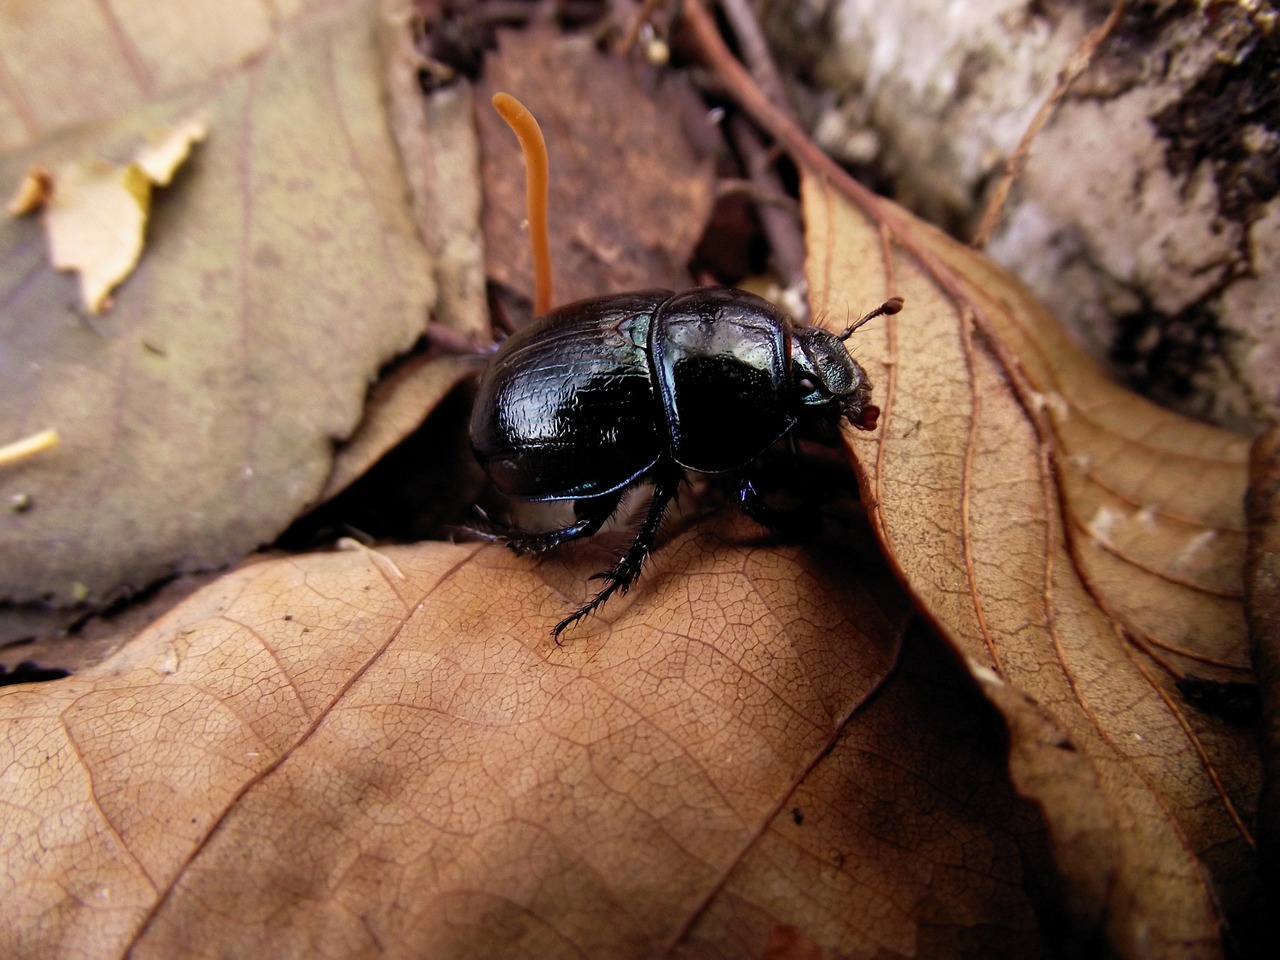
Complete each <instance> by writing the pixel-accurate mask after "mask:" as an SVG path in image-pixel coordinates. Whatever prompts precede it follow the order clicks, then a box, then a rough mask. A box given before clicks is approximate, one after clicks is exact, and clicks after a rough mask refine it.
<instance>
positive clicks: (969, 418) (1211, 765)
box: [804, 178, 1259, 956]
mask: <svg viewBox="0 0 1280 960" xmlns="http://www.w3.org/2000/svg"><path fill="white" fill-rule="evenodd" d="M804 200H805V213H806V218H807V223H808V229H809V246H810V258H811V259H810V268H809V272H810V279H811V283H812V286H813V291H814V302H815V307H817V308H818V309H820V310H821V309H825V310H827V311H829V312H831V313H835V314H837V315H842V314H844V313H845V312H846V311H856V310H858V309H859V308H861V307H862V306H863V305H864V304H866V303H870V302H874V301H876V300H877V299H879V298H881V297H883V296H884V295H886V293H888V292H892V293H895V294H900V295H902V296H904V297H905V298H906V302H907V308H906V310H905V311H904V312H903V313H902V314H901V315H899V316H898V317H894V318H890V319H889V320H887V321H886V322H884V323H880V324H879V325H878V326H874V327H868V328H866V329H865V330H864V331H862V332H861V333H860V334H859V336H858V339H857V343H856V353H857V354H858V356H859V357H860V359H861V360H862V361H863V362H864V363H865V364H866V365H867V367H868V370H869V372H870V375H871V377H872V380H873V381H874V383H875V386H876V391H877V392H876V396H877V398H878V402H879V403H880V404H881V406H882V407H883V408H884V418H883V419H882V421H881V423H882V427H881V429H880V430H879V431H878V432H877V433H875V434H873V435H870V436H854V437H851V438H850V443H851V445H852V449H853V450H854V451H855V453H856V456H857V458H858V460H859V462H860V463H861V464H862V467H863V470H864V477H863V480H864V489H865V492H866V495H867V500H868V504H869V507H870V509H871V511H872V516H873V522H874V524H875V526H876V528H877V530H878V533H879V536H880V538H881V540H882V543H883V545H884V548H885V550H886V552H887V554H888V555H889V557H890V559H891V562H892V563H893V564H894V565H895V566H896V567H897V568H898V569H899V570H900V571H901V575H902V577H903V579H904V581H905V582H906V583H907V584H908V586H909V588H910V590H911V592H912V593H913V595H914V596H915V597H916V598H917V600H918V602H919V603H920V604H921V605H922V607H923V609H925V610H926V611H928V613H929V614H930V616H931V617H932V618H933V619H934V620H935V621H936V622H937V623H938V624H939V625H940V626H941V628H942V629H943V630H944V632H945V633H946V635H947V636H948V637H949V638H950V639H951V640H952V642H953V643H954V644H955V645H956V646H957V647H958V648H959V649H960V650H961V651H963V653H964V654H965V656H966V657H967V658H968V659H969V661H970V664H971V667H972V671H973V673H974V675H975V676H977V677H978V678H979V679H980V680H981V681H982V682H983V683H984V685H985V686H986V687H987V688H988V692H989V695H990V696H991V697H992V699H993V701H994V702H995V703H996V704H997V705H998V706H999V707H1000V708H1001V709H1002V710H1003V711H1005V713H1006V716H1007V718H1008V720H1009V723H1010V726H1011V729H1013V731H1014V735H1015V736H1014V745H1013V751H1012V757H1013V764H1012V768H1011V772H1012V775H1013V777H1014V780H1015V782H1016V783H1017V785H1018V786H1019V788H1020V789H1022V790H1024V791H1025V792H1026V793H1027V794H1028V795H1029V796H1031V797H1033V798H1035V799H1036V800H1038V801H1039V802H1040V803H1042V804H1043V805H1044V809H1045V811H1046V815H1047V816H1048V818H1049V821H1050V824H1051V827H1052V828H1053V830H1054V839H1055V844H1056V847H1057V851H1058V856H1059V859H1060V862H1061V863H1062V865H1063V866H1064V869H1065V870H1066V872H1067V873H1068V875H1070V876H1071V877H1072V890H1073V896H1074V897H1075V898H1076V901H1077V902H1075V903H1074V904H1073V909H1074V911H1075V912H1076V914H1077V922H1079V923H1081V924H1084V925H1085V926H1086V928H1087V926H1088V925H1089V924H1105V926H1106V933H1107V936H1108V937H1109V939H1110V940H1111V942H1112V944H1113V946H1114V947H1115V948H1116V949H1117V950H1118V951H1119V952H1120V953H1121V954H1124V955H1128V956H1139V955H1141V956H1163V955H1214V954H1215V953H1216V952H1217V951H1218V950H1219V949H1220V943H1219V929H1218V915H1217V911H1216V909H1215V907H1214V898H1215V897H1218V898H1220V902H1221V903H1222V905H1223V907H1224V908H1225V910H1226V913H1227V915H1228V916H1231V915H1233V914H1235V915H1242V916H1247V915H1248V914H1250V913H1251V912H1252V911H1254V910H1256V909H1257V907H1258V902H1259V901H1258V898H1259V893H1258V886H1257V879H1256V873H1255V868H1254V865H1253V857H1252V850H1251V844H1252V840H1251V838H1250V836H1249V833H1248V828H1247V823H1248V822H1249V820H1250V819H1251V810H1252V807H1253V804H1254V802H1255V797H1256V794H1257V787H1258V773H1257V761H1256V750H1255V748H1254V745H1253V743H1252V738H1251V736H1250V733H1249V731H1247V730H1241V729H1237V728H1233V727H1231V726H1230V725H1228V724H1227V723H1225V722H1224V721H1222V720H1219V719H1217V718H1215V717H1212V716H1207V715H1205V714H1202V713H1200V712H1198V711H1197V710H1196V709H1194V708H1192V707H1191V706H1189V705H1188V704H1187V703H1186V702H1185V700H1184V699H1183V696H1182V694H1181V693H1180V692H1179V691H1178V689H1177V688H1176V686H1175V684H1174V681H1175V679H1176V678H1177V677H1179V676H1180V675H1182V674H1183V673H1184V672H1187V671H1198V672H1203V673H1208V674H1210V675H1214V674H1213V673H1212V671H1214V670H1215V669H1218V668H1220V667H1222V666H1224V665H1225V666H1226V667H1234V668H1235V670H1236V671H1238V672H1237V673H1235V674H1232V673H1231V672H1227V673H1224V674H1223V676H1224V678H1228V679H1238V678H1241V677H1244V676H1247V674H1246V673H1244V671H1247V667H1248V659H1247V656H1248V651H1247V644H1246V638H1245V630H1244V625H1243V620H1242V613H1241V601H1240V590H1239V582H1240V581H1239V577H1240V569H1241V554H1242V549H1243V533H1242V531H1243V522H1242V517H1241V497H1242V493H1243V489H1244V458H1245V454H1246V452H1247V441H1246V440H1244V439H1243V438H1241V437H1238V436H1234V435H1231V434H1228V433H1225V432H1223V431H1220V430H1216V429H1213V428H1210V427H1206V426H1203V425H1200V424H1196V423H1192V422H1190V421H1187V420H1185V419H1183V418H1181V417H1177V416H1174V415H1172V414H1170V413H1168V412H1166V411H1163V410H1160V409H1159V408H1157V407H1155V406H1153V405H1151V404H1149V403H1147V402H1146V401H1144V400H1142V399H1140V398H1138V397H1136V396H1134V395H1131V394H1129V393H1127V392H1125V391H1123V390H1121V389H1120V388H1118V387H1116V386H1115V385H1113V384H1111V383H1110V382H1108V381H1107V380H1106V379H1105V378H1104V377H1103V376H1102V375H1101V374H1100V373H1099V372H1098V370H1097V369H1096V368H1095V366H1094V365H1093V364H1092V363H1091V362H1090V361H1088V360H1087V359H1086V358H1085V357H1084V356H1083V354H1082V353H1080V352H1079V351H1078V350H1077V349H1075V348H1074V346H1073V345H1071V344H1070V343H1068V342H1067V341H1066V340H1065V338H1064V336H1063V334H1062V333H1061V332H1060V331H1059V328H1058V327H1057V325H1056V324H1055V323H1054V321H1053V318H1052V317H1050V316H1048V315H1047V314H1046V313H1045V311H1044V309H1043V308H1042V307H1041V306H1039V305H1038V304H1037V303H1036V302H1035V301H1034V299H1033V298H1032V297H1031V296H1030V295H1029V294H1028V293H1027V292H1026V290H1025V289H1024V288H1023V287H1021V286H1020V285H1019V284H1018V283H1017V282H1016V281H1015V280H1014V279H1012V278H1011V277H1009V276H1008V275H1006V274H1004V273H1003V272H1001V271H1000V270H999V269H998V268H997V267H995V266H994V265H992V264H991V263H990V262H988V261H987V260H986V259H985V258H983V257H982V256H981V255H980V254H978V253H975V252H973V251H971V250H969V249H968V248H965V247H963V246H961V245H960V244H957V243H955V242H954V241H952V240H950V239H948V238H946V237H945V236H943V235H942V234H940V233H939V232H937V231H936V230H933V229H932V228H929V227H927V226H925V225H923V224H920V223H918V222H917V221H914V220H913V219H911V218H910V217H909V216H907V215H905V214H903V213H901V212H899V211H896V210H895V209H893V208H889V207H888V206H887V205H886V206H885V207H884V209H883V210H882V211H881V213H882V216H883V217H884V223H885V228H884V230H885V232H883V233H882V232H881V229H880V228H878V227H875V226H872V225H871V224H870V223H869V221H867V220H866V219H865V218H864V217H863V216H862V215H861V214H859V213H857V212H856V211H855V210H854V209H853V208H852V207H851V206H850V205H849V204H848V203H847V202H846V201H844V200H843V199H842V198H841V197H840V196H839V195H838V194H837V193H836V191H834V190H833V189H832V188H830V187H829V186H827V185H825V184H823V183H822V182H820V181H817V180H815V179H812V178H811V179H808V180H806V182H805V191H804ZM891 237H892V238H893V239H892V240H891V239H890V238H891ZM894 240H896V241H897V242H898V243H901V244H902V245H903V246H905V247H907V248H909V249H910V250H912V251H913V252H914V255H911V254H908V253H906V252H905V251H904V250H903V249H902V247H901V246H899V245H898V244H897V243H895V242H893V241H894ZM887 250H888V251H891V255H890V259H888V260H886V251H887ZM1064 746H1067V747H1068V749H1067V750H1064V749H1063V747H1064ZM1080 755H1083V757H1084V758H1085V759H1086V760H1087V763H1088V767H1089V770H1088V771H1086V772H1085V775H1084V776H1083V777H1082V775H1081V771H1080V769H1079V759H1078V758H1079V757H1080ZM1089 780H1092V781H1093V782H1092V784H1090V783H1089V782H1088V781H1089ZM1206 867H1207V868H1208V871H1207V872H1206ZM1210 875H1211V876H1212V878H1213V881H1214V882H1215V884H1216V889H1215V890H1214V892H1212V893H1211V892H1210V880H1209V876H1210Z"/></svg>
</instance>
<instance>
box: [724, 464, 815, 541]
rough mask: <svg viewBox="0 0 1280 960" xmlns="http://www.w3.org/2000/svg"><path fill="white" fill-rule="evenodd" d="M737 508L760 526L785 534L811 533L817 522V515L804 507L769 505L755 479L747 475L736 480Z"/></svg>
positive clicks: (800, 534)
mask: <svg viewBox="0 0 1280 960" xmlns="http://www.w3.org/2000/svg"><path fill="white" fill-rule="evenodd" d="M738 509H739V510H741V511H742V512H743V513H745V514H746V515H747V516H748V517H750V518H751V519H752V520H754V521H755V522H756V523H758V524H760V526H762V527H768V528H769V529H770V530H776V531H777V532H779V533H781V534H784V535H786V536H803V535H805V534H809V533H813V532H814V531H815V530H816V529H817V527H818V524H819V520H818V519H817V515H816V514H815V513H814V512H813V511H812V510H806V509H805V508H804V507H797V508H796V509H794V510H779V509H778V508H777V507H771V506H769V504H768V503H767V502H765V499H764V497H763V496H762V495H761V493H760V491H759V490H757V489H756V485H755V481H754V480H752V478H751V477H749V476H748V477H743V478H742V479H740V480H739V481H738Z"/></svg>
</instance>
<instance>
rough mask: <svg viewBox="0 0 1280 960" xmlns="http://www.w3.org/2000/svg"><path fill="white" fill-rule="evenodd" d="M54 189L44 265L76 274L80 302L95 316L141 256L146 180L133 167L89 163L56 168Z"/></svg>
mask: <svg viewBox="0 0 1280 960" xmlns="http://www.w3.org/2000/svg"><path fill="white" fill-rule="evenodd" d="M56 184H57V186H56V189H55V190H54V193H53V196H52V197H51V198H50V200H49V202H48V203H46V204H45V214H44V226H45V232H46V233H47V234H48V236H49V260H50V262H51V263H52V264H53V265H54V266H55V267H57V268H58V269H59V270H75V271H76V272H77V273H79V274H80V298H81V300H83V301H84V305H85V307H86V308H87V309H88V310H89V311H90V312H91V313H101V312H102V311H103V310H105V309H106V308H107V307H108V306H109V305H110V296H111V291H112V290H114V289H115V287H116V285H117V284H119V283H120V282H121V281H122V280H124V278H125V277H127V276H128V275H129V274H130V273H132V272H133V268H134V267H135V266H137V263H138V258H139V257H140V256H141V255H142V235H143V230H144V229H145V228H146V224H147V213H148V211H149V210H150V208H151V181H150V180H149V179H147V175H146V174H145V173H144V172H143V171H142V169H141V168H140V167H138V166H137V165H136V164H132V163H131V164H129V165H128V166H127V167H120V166H117V165H115V164H108V163H101V162H92V161H91V162H89V163H79V164H72V165H69V166H67V167H64V168H62V169H61V170H59V171H58V175H57V178H56Z"/></svg>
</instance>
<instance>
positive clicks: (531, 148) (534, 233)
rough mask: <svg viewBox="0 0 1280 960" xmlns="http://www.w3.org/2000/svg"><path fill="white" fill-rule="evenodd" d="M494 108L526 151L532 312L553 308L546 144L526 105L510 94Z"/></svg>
mask: <svg viewBox="0 0 1280 960" xmlns="http://www.w3.org/2000/svg"><path fill="white" fill-rule="evenodd" d="M493 108H494V109H495V110H497V111H498V115H499V116H500V117H502V119H503V120H505V121H507V126H509V127H510V128H511V130H512V132H513V133H515V135H516V139H517V140H519V141H520V149H521V151H522V152H523V153H524V167H525V205H526V208H527V210H528V218H529V248H530V250H531V251H532V252H533V313H534V316H541V315H542V314H544V313H546V312H547V311H548V310H550V309H551V234H550V231H549V230H548V228H547V189H548V188H547V143H546V141H545V140H544V139H543V138H542V128H541V127H539V126H538V121H537V120H535V119H534V117H533V114H532V113H530V112H529V111H528V109H526V108H525V105H524V104H523V103H521V102H520V101H519V100H517V99H516V98H515V97H513V96H511V95H510V94H508V93H495V94H494V95H493Z"/></svg>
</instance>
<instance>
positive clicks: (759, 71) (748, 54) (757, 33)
mask: <svg viewBox="0 0 1280 960" xmlns="http://www.w3.org/2000/svg"><path fill="white" fill-rule="evenodd" d="M720 9H722V10H723V11H724V15H725V18H726V19H727V20H728V21H729V26H731V27H732V28H733V32H734V33H735V34H736V35H737V37H738V47H739V48H740V49H741V50H742V59H743V60H744V61H745V62H746V64H747V69H749V70H750V71H751V76H752V77H754V78H755V81H756V84H757V85H758V86H759V87H760V89H761V90H763V91H764V95H765V96H766V97H768V98H769V99H770V100H771V101H773V105H774V106H775V107H777V108H778V109H779V110H785V111H787V112H790V110H791V103H790V100H789V99H788V97H787V91H786V88H785V87H784V86H783V85H782V75H781V74H780V73H779V72H778V65H777V64H776V63H774V62H773V54H772V53H770V52H769V43H768V41H767V40H765V37H764V31H763V30H762V29H760V21H759V20H757V19H756V14H755V11H754V10H753V9H752V8H751V4H750V2H749V0H721V2H720Z"/></svg>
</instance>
